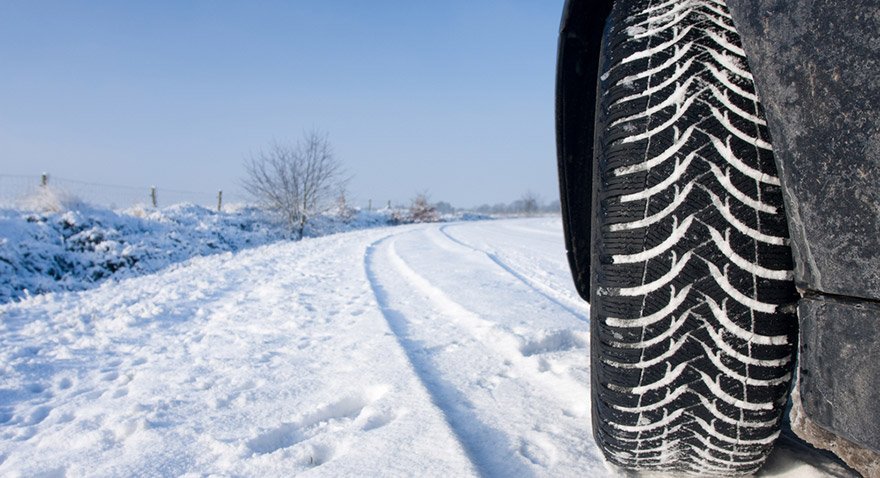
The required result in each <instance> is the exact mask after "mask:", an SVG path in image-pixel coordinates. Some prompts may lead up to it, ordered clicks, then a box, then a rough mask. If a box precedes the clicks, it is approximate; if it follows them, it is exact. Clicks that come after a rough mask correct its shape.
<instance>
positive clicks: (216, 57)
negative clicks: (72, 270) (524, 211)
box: [0, 0, 563, 206]
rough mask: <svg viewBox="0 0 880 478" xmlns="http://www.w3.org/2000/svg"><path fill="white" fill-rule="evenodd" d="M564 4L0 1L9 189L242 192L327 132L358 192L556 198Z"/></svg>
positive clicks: (2, 128) (0, 136) (0, 131)
mask: <svg viewBox="0 0 880 478" xmlns="http://www.w3.org/2000/svg"><path fill="white" fill-rule="evenodd" d="M562 4H563V0H556V1H547V0H467V1H465V0H461V1H459V0H444V1H441V2H437V1H419V0H411V1H384V0H374V1H355V0H291V1H287V2H281V1H259V2H250V1H235V2H232V1H190V2H184V1H174V2H172V1H130V2H118V1H112V2H111V1H89V2H81V1H58V2H48V1H40V0H25V1H18V0H6V1H3V2H0V174H27V175H36V174H39V173H41V172H43V171H48V172H50V173H51V174H53V175H56V176H59V177H65V178H70V179H78V180H83V181H91V182H99V183H109V184H123V185H132V186H143V185H152V184H156V185H159V186H160V187H164V188H168V189H182V190H192V191H216V190H217V189H224V190H226V191H234V190H235V189H237V188H238V184H239V181H240V179H241V177H242V174H243V167H242V162H243V160H244V159H245V158H246V157H247V156H248V155H250V154H252V153H254V152H256V151H258V150H259V149H260V148H261V147H265V146H266V145H268V144H269V143H271V142H272V141H273V140H278V141H282V142H283V141H288V140H296V139H297V138H298V137H300V136H301V135H302V133H303V132H304V131H306V130H311V129H318V130H321V131H324V132H326V133H327V134H329V137H330V140H331V142H332V143H333V146H334V148H335V151H336V154H337V155H338V156H339V157H340V158H341V159H342V160H343V162H344V163H345V165H346V167H347V169H348V171H349V172H350V173H351V174H352V175H353V179H352V181H351V183H350V184H349V195H350V196H353V197H354V198H355V199H356V200H357V201H358V202H359V203H365V202H366V201H367V199H373V201H374V203H384V202H385V201H386V200H389V199H391V200H394V201H395V202H401V203H402V202H406V201H408V200H409V199H410V198H411V197H413V196H414V195H415V194H416V193H417V192H420V191H428V192H429V194H430V196H431V198H432V199H434V200H445V201H449V202H452V203H453V204H456V205H460V206H474V205H479V204H482V203H495V202H508V201H511V200H514V199H517V198H518V197H519V196H520V195H522V194H523V193H524V192H525V191H527V190H532V191H534V192H536V193H537V194H538V195H540V196H541V197H542V198H543V199H544V200H546V201H550V200H553V199H555V198H556V196H557V190H556V169H555V142H554V141H555V140H554V133H553V81H554V74H555V73H554V68H555V55H556V35H557V29H558V24H559V17H560V13H561V10H562Z"/></svg>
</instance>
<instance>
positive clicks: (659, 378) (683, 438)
mask: <svg viewBox="0 0 880 478" xmlns="http://www.w3.org/2000/svg"><path fill="white" fill-rule="evenodd" d="M599 73H600V76H599V81H598V84H599V88H598V96H597V101H596V105H597V111H596V136H595V143H594V148H595V149H594V151H595V161H594V167H595V169H594V170H593V184H594V186H593V187H594V190H593V199H592V201H593V202H592V211H593V224H592V228H591V230H592V240H591V244H592V260H591V276H590V283H591V300H590V303H591V310H592V325H591V327H592V334H593V341H592V357H591V362H592V373H593V387H592V389H593V429H594V434H595V437H596V440H597V442H598V444H599V445H600V447H601V448H602V450H603V452H604V453H605V456H606V457H607V459H608V460H609V461H610V462H612V463H614V464H615V465H618V466H621V467H623V468H627V469H637V470H658V471H667V472H670V471H671V472H692V473H699V474H721V475H730V474H745V473H751V472H754V471H756V470H757V469H758V468H759V467H760V466H761V465H762V464H763V462H764V460H765V459H766V458H767V455H768V454H769V453H770V450H771V448H772V446H773V443H774V441H775V439H776V437H777V436H778V434H779V428H780V421H781V417H782V414H783V409H784V406H785V402H786V397H787V392H788V389H789V383H790V380H791V373H792V365H793V355H792V353H793V345H794V341H795V337H796V324H797V321H796V316H795V308H794V303H795V302H796V299H797V296H796V290H795V287H794V284H793V282H792V272H791V270H792V259H791V251H790V249H789V245H788V239H787V236H788V231H787V225H786V217H785V212H784V209H783V200H782V191H781V187H780V182H779V179H777V174H776V168H775V164H774V159H773V153H772V146H771V144H770V136H769V133H768V131H767V127H766V123H765V121H764V119H763V112H762V109H761V106H760V103H759V101H758V98H757V96H756V92H755V88H754V84H753V82H752V77H751V75H750V73H749V69H748V65H747V62H746V58H745V54H744V52H743V50H742V47H741V45H740V41H739V36H738V35H737V33H736V30H735V28H734V25H733V22H732V21H731V18H730V15H729V14H728V11H727V7H726V5H725V3H724V2H723V1H722V0H618V1H616V2H615V3H614V6H613V9H612V11H611V13H610V16H609V17H608V19H607V22H606V26H605V31H604V35H603V38H602V52H601V54H600V64H599Z"/></svg>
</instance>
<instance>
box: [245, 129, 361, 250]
mask: <svg viewBox="0 0 880 478" xmlns="http://www.w3.org/2000/svg"><path fill="white" fill-rule="evenodd" d="M245 170H246V178H245V180H244V188H245V189H246V190H247V191H248V192H249V193H250V194H251V195H252V196H253V197H254V199H256V200H257V201H258V202H259V203H260V204H261V205H262V206H263V207H265V208H267V209H269V210H271V211H275V212H277V213H278V214H280V215H281V217H282V218H283V219H284V222H285V224H286V225H287V227H288V230H289V231H290V232H292V233H296V234H297V236H298V237H299V238H302V236H303V231H304V230H305V226H306V222H307V221H308V219H309V217H311V216H312V215H314V214H317V213H319V212H321V211H322V210H323V209H324V208H325V207H326V206H328V203H331V202H332V199H333V196H334V195H335V194H336V192H338V191H339V190H340V189H342V188H343V187H344V184H345V183H346V182H347V178H345V177H344V171H343V168H342V163H341V162H340V161H339V159H338V158H336V156H334V155H333V149H332V147H331V145H330V141H329V140H328V139H327V136H326V135H324V134H319V133H317V132H315V131H311V132H308V133H305V134H304V135H303V137H302V139H300V140H299V141H297V142H296V144H293V145H288V144H280V143H274V144H272V146H271V147H270V148H269V149H268V150H266V151H261V152H260V153H259V154H258V155H256V156H252V157H251V158H250V159H249V160H247V161H245Z"/></svg>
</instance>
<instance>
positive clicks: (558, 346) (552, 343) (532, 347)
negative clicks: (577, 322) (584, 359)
mask: <svg viewBox="0 0 880 478" xmlns="http://www.w3.org/2000/svg"><path fill="white" fill-rule="evenodd" d="M587 347H589V341H588V339H587V338H586V336H585V335H584V334H581V333H579V332H575V331H572V330H568V329H563V330H557V331H555V332H551V333H548V334H545V335H544V336H543V337H540V338H538V339H535V340H529V341H526V342H525V343H524V344H523V345H522V346H521V347H520V353H522V354H523V356H525V357H531V356H533V355H539V354H546V353H552V352H564V351H566V350H573V349H585V348H587Z"/></svg>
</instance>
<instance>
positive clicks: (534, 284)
mask: <svg viewBox="0 0 880 478" xmlns="http://www.w3.org/2000/svg"><path fill="white" fill-rule="evenodd" d="M447 228H449V226H442V227H440V228H439V231H440V232H441V233H442V234H443V235H444V236H445V237H446V238H447V239H449V240H450V241H452V242H454V243H456V244H458V245H460V246H462V247H466V248H468V249H470V250H472V251H475V252H479V253H481V254H483V255H485V256H486V257H488V258H489V259H490V260H491V261H492V262H494V263H495V264H497V265H498V267H500V268H502V269H504V270H505V271H506V272H508V273H509V274H510V275H512V276H513V277H515V278H517V279H518V280H519V281H520V282H522V283H523V284H525V285H526V286H527V287H529V288H530V289H532V290H533V291H535V292H537V293H538V294H540V295H541V296H543V297H544V298H546V299H547V300H549V301H550V302H553V303H554V304H556V305H558V306H559V307H560V308H562V309H563V310H565V311H566V312H568V313H569V314H571V315H573V316H575V317H576V318H577V319H578V320H581V321H583V322H587V323H589V322H590V318H589V315H587V314H584V313H583V312H581V311H579V310H577V309H576V308H575V307H574V306H573V305H569V304H566V303H565V302H567V300H566V299H562V298H560V297H558V296H556V295H555V294H552V293H550V292H548V291H547V290H546V288H544V287H542V286H540V285H538V284H539V282H538V281H536V280H534V279H532V278H530V277H528V276H526V275H525V274H523V273H522V272H520V271H518V270H516V269H515V268H514V267H513V266H511V265H510V264H507V263H506V262H504V261H503V260H501V258H499V257H498V255H497V254H494V253H492V252H488V251H484V250H482V249H480V248H477V247H474V246H472V245H470V244H467V243H465V242H464V241H461V240H460V239H457V238H455V237H454V236H452V235H451V234H450V233H449V232H448V231H447V230H446V229H447Z"/></svg>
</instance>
